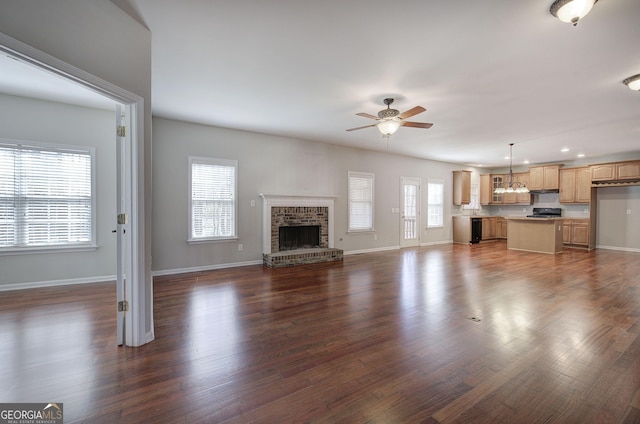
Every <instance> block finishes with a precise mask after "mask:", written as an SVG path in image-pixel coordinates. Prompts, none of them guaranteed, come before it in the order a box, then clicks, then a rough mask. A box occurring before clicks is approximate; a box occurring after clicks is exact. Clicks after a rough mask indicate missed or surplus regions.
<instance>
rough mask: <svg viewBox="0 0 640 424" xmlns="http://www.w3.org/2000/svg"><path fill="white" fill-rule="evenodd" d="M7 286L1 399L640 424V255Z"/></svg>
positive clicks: (221, 417) (104, 418) (350, 263)
mask: <svg viewBox="0 0 640 424" xmlns="http://www.w3.org/2000/svg"><path fill="white" fill-rule="evenodd" d="M154 292H155V305H154V309H155V335H156V340H155V341H154V342H152V343H150V344H148V345H145V346H142V347H140V348H118V347H116V346H115V312H114V302H115V301H114V298H115V286H114V284H113V283H103V284H88V285H78V286H68V287H64V288H46V289H37V290H35V289H34V290H21V291H14V292H3V293H0V299H1V300H0V402H62V403H63V404H64V412H65V422H66V423H76V422H87V423H115V422H126V423H142V422H144V423H191V422H203V423H249V422H256V423H301V422H320V423H361V422H366V423H640V323H639V322H638V318H639V317H640V255H639V254H637V253H629V252H614V251H604V250H596V251H591V252H588V251H583V250H565V251H564V253H562V254H559V255H555V256H552V255H544V254H535V253H525V252H516V251H508V250H507V249H506V246H505V243H494V244H482V245H474V246H464V245H443V246H437V247H428V248H415V249H404V250H400V251H390V252H384V253H372V254H363V255H354V256H347V257H345V260H344V262H343V263H326V264H316V265H304V266H298V267H293V268H279V269H268V268H263V267H262V266H249V267H243V268H232V269H224V270H218V271H212V272H202V273H194V274H188V275H181V276H172V277H161V278H155V281H154Z"/></svg>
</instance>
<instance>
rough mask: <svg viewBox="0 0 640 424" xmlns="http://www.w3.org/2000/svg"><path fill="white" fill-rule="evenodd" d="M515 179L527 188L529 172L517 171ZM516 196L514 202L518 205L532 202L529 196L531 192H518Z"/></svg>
mask: <svg viewBox="0 0 640 424" xmlns="http://www.w3.org/2000/svg"><path fill="white" fill-rule="evenodd" d="M516 181H518V182H519V183H522V184H521V185H524V186H526V187H527V188H529V173H528V172H520V173H517V174H516ZM529 190H531V189H529ZM517 196H518V198H517V202H516V203H518V204H519V205H532V204H533V197H532V196H531V193H518V194H517Z"/></svg>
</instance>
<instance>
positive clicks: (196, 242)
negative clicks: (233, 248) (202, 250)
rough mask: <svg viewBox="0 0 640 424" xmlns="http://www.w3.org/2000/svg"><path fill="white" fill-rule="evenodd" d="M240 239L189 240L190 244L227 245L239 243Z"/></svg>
mask: <svg viewBox="0 0 640 424" xmlns="http://www.w3.org/2000/svg"><path fill="white" fill-rule="evenodd" d="M238 240H240V237H218V238H202V239H190V240H187V243H188V244H207V243H226V242H230V241H238Z"/></svg>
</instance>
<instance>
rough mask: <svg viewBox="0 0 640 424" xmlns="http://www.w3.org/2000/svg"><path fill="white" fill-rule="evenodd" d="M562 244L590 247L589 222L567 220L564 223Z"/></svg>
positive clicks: (584, 220) (586, 220) (585, 220)
mask: <svg viewBox="0 0 640 424" xmlns="http://www.w3.org/2000/svg"><path fill="white" fill-rule="evenodd" d="M562 243H563V244H565V245H569V246H580V247H589V220H588V219H565V220H564V221H563V223H562Z"/></svg>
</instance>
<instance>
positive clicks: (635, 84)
mask: <svg viewBox="0 0 640 424" xmlns="http://www.w3.org/2000/svg"><path fill="white" fill-rule="evenodd" d="M622 83H623V84H624V85H626V86H627V87H629V88H630V89H631V90H635V91H640V74H638V75H634V76H632V77H629V78H627V79H625V80H624V81H622Z"/></svg>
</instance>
